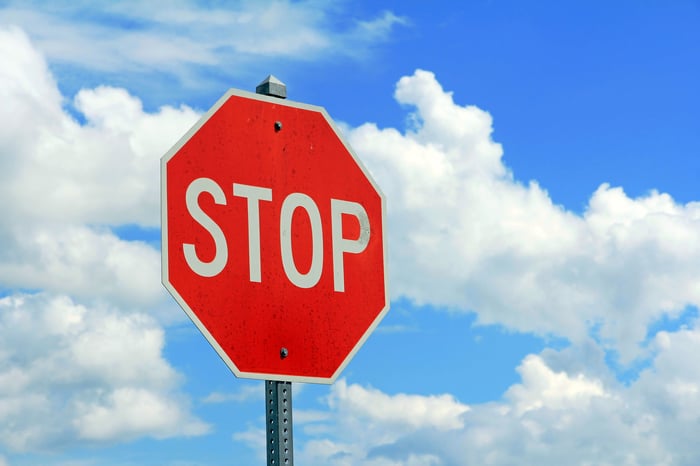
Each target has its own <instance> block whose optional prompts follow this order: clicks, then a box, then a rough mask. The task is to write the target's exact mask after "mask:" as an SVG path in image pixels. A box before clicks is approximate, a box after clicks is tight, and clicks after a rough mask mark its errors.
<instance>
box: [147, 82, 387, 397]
mask: <svg viewBox="0 0 700 466" xmlns="http://www.w3.org/2000/svg"><path fill="white" fill-rule="evenodd" d="M231 96H238V97H243V98H246V99H252V100H259V101H262V102H267V103H272V104H275V105H281V106H285V107H292V108H299V109H303V110H310V111H313V112H318V113H320V114H321V115H323V118H324V119H325V120H326V122H327V123H328V124H329V126H330V127H331V129H332V130H333V132H334V133H335V135H336V137H337V138H338V139H339V140H340V142H341V143H342V144H343V146H344V147H345V150H347V151H348V153H349V154H350V155H351V156H352V158H353V160H354V161H355V163H356V164H357V166H358V167H359V168H360V170H361V171H362V173H363V174H364V175H365V177H366V178H367V179H368V180H369V182H370V184H371V185H372V187H373V188H374V189H375V191H376V192H377V194H379V197H380V199H381V205H382V212H381V221H382V246H383V251H382V252H383V261H384V296H385V303H384V308H383V309H382V310H381V311H380V312H379V314H377V317H376V318H375V319H374V321H373V322H372V324H371V325H370V326H369V327H368V328H367V330H366V331H365V333H364V334H363V335H362V337H361V338H360V339H359V340H358V342H357V343H356V344H355V346H354V347H353V348H352V350H351V351H350V352H349V353H348V355H347V356H346V357H345V359H344V360H343V362H342V363H341V364H340V366H338V369H337V370H336V371H335V373H334V374H333V375H332V376H331V377H328V378H326V377H302V376H292V375H280V374H263V373H256V372H243V371H241V370H239V369H238V367H237V366H236V365H235V364H234V362H233V361H232V360H231V358H229V357H228V355H227V354H226V352H225V351H224V350H223V348H221V346H220V345H219V343H218V342H217V341H216V339H215V338H214V337H213V336H212V335H211V333H209V331H208V330H207V328H206V327H205V326H204V324H202V322H201V321H200V320H199V318H198V317H197V315H196V314H195V313H194V312H193V311H192V309H190V307H189V305H188V304H187V302H186V301H185V300H184V299H183V298H182V296H180V294H179V293H178V292H177V290H176V289H175V288H174V287H173V286H172V284H171V283H170V279H169V276H168V215H167V212H168V200H167V182H168V181H167V170H166V165H167V163H168V161H169V160H170V159H171V158H173V156H174V155H175V154H176V153H177V152H178V151H179V150H180V149H181V148H182V147H183V146H184V145H185V144H186V143H187V141H189V140H190V139H191V138H192V136H194V134H195V133H197V131H199V129H200V128H201V127H202V126H204V124H205V123H206V122H207V120H209V118H211V117H212V115H214V113H216V111H217V110H219V108H221V107H222V106H223V105H224V104H225V103H226V101H227V100H228V99H229V98H230V97H231ZM160 200H161V207H160V209H161V210H160V212H161V282H162V283H163V286H164V287H165V289H167V290H168V292H169V293H170V294H171V295H172V296H173V298H175V301H176V302H177V303H178V304H179V305H180V307H181V308H182V309H183V310H184V311H185V313H186V314H187V316H188V317H189V318H190V320H191V321H192V322H193V323H194V324H195V325H196V326H197V328H198V329H199V331H200V332H202V335H204V337H205V338H206V339H207V341H208V342H209V344H210V345H211V346H212V348H214V350H215V351H216V353H217V354H218V355H219V357H220V358H221V359H222V360H223V361H224V362H225V363H226V365H227V366H228V367H229V369H231V371H232V372H233V373H234V374H235V375H236V377H240V378H245V379H259V380H277V381H284V382H302V383H318V384H332V383H334V382H335V381H336V379H337V378H338V377H339V376H340V373H341V372H342V371H343V370H344V369H345V367H346V366H347V365H348V364H349V363H350V361H351V360H352V358H353V357H354V356H355V353H357V351H358V350H359V349H360V347H362V345H363V344H364V343H365V341H366V340H367V338H369V336H370V335H371V334H372V332H374V330H375V329H376V328H377V326H378V325H379V323H380V322H381V321H382V319H383V318H384V316H385V315H386V313H387V312H388V311H389V303H390V300H389V286H388V277H389V273H388V261H387V242H386V237H387V235H386V197H385V196H384V193H383V192H382V190H381V189H380V188H379V185H377V183H376V181H375V180H374V178H372V175H371V174H370V173H369V170H367V168H366V167H365V165H364V164H363V163H362V161H361V160H360V158H359V157H358V156H357V154H355V151H354V150H353V149H352V147H350V144H348V143H347V141H346V140H345V138H344V137H343V135H342V133H341V132H340V131H339V130H338V127H337V126H336V124H335V123H334V122H333V120H332V119H331V117H330V116H329V115H328V113H327V112H326V109H325V108H323V107H319V106H316V105H310V104H305V103H301V102H294V101H290V100H283V99H279V98H276V97H270V96H266V95H262V94H255V93H252V92H248V91H243V90H240V89H229V90H228V91H227V92H226V94H224V95H223V96H222V97H221V98H220V99H219V100H217V101H216V103H215V104H214V105H213V106H212V107H211V108H210V109H209V110H208V111H207V112H206V113H205V114H204V115H203V116H202V117H201V118H200V119H199V121H197V123H195V124H194V126H192V128H190V129H189V131H187V132H186V133H185V134H184V136H182V137H181V138H180V139H179V140H178V141H177V142H176V143H175V145H174V146H173V147H171V148H170V150H169V151H168V152H167V153H166V154H165V155H163V157H161V159H160Z"/></svg>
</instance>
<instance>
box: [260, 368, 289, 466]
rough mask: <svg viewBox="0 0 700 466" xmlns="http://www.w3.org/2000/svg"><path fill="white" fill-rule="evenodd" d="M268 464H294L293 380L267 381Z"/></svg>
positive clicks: (276, 465)
mask: <svg viewBox="0 0 700 466" xmlns="http://www.w3.org/2000/svg"><path fill="white" fill-rule="evenodd" d="M265 407H266V411H265V413H266V414H265V420H266V428H267V466H282V465H287V466H294V448H293V446H294V445H293V441H292V382H278V381H275V380H266V381H265Z"/></svg>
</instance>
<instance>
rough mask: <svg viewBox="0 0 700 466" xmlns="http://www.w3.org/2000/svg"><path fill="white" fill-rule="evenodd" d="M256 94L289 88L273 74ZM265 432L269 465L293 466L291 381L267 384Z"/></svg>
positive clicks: (276, 93) (278, 93)
mask: <svg viewBox="0 0 700 466" xmlns="http://www.w3.org/2000/svg"><path fill="white" fill-rule="evenodd" d="M255 92H256V93H257V94H262V95H269V96H272V97H277V98H279V99H286V98H287V86H285V85H284V83H283V82H282V81H280V80H278V79H277V78H275V77H274V76H272V75H270V76H268V77H267V78H265V80H263V81H262V82H261V83H260V84H258V85H257V87H256V88H255ZM275 123H277V122H275ZM275 128H278V129H277V131H280V130H281V129H282V122H279V124H276V125H275ZM287 356H288V352H287V348H281V349H280V358H286V357H287ZM265 431H266V432H267V435H266V437H267V466H279V465H289V466H294V437H293V434H292V382H288V381H279V380H266V381H265Z"/></svg>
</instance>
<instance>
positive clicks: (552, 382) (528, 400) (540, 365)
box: [506, 355, 606, 415]
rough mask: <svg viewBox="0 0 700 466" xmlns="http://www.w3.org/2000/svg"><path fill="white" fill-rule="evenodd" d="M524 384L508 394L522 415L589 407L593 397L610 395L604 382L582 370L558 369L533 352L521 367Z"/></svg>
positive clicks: (509, 390)
mask: <svg viewBox="0 0 700 466" xmlns="http://www.w3.org/2000/svg"><path fill="white" fill-rule="evenodd" d="M518 372H519V373H520V375H521V377H522V379H523V383H522V384H519V385H514V386H512V387H510V388H509V389H508V392H507V393H506V397H508V398H509V399H510V401H511V403H513V405H515V409H516V411H517V412H518V414H519V415H522V414H524V413H526V412H528V411H532V410H535V409H540V408H549V409H564V408H568V407H582V408H585V407H586V406H587V405H588V402H589V401H590V400H591V398H593V397H600V396H606V394H605V391H604V390H603V386H602V383H601V381H599V380H589V379H587V378H586V376H585V375H583V374H581V373H579V374H577V375H576V376H575V377H570V376H569V375H568V374H566V373H565V372H555V371H553V370H552V369H551V368H550V367H548V366H547V365H546V363H545V362H544V361H543V360H542V359H541V358H539V357H537V356H534V355H529V356H528V357H526V358H525V360H523V362H522V364H521V365H520V367H518Z"/></svg>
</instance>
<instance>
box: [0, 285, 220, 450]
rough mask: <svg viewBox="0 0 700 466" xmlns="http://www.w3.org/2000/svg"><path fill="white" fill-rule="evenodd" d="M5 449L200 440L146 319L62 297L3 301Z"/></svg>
mask: <svg viewBox="0 0 700 466" xmlns="http://www.w3.org/2000/svg"><path fill="white" fill-rule="evenodd" d="M0 341H1V342H2V346H0V425H2V426H3V427H2V428H0V444H2V445H4V446H5V447H7V448H10V449H12V450H18V451H23V450H28V449H31V450H37V449H42V448H50V447H56V446H60V445H65V444H67V443H71V442H76V441H80V440H89V441H116V440H127V439H131V438H135V437H138V436H142V435H150V436H154V437H159V438H160V437H170V436H174V435H198V434H203V433H205V432H207V431H208V426H207V425H206V424H204V423H203V422H202V421H200V420H198V419H196V418H195V417H193V416H192V415H191V414H190V413H189V410H188V404H187V402H186V400H183V399H182V395H181V394H179V393H178V391H177V388H178V386H179V384H180V382H181V376H180V375H179V374H178V373H177V372H175V371H174V370H173V368H172V367H171V366H170V365H169V364H168V362H167V361H166V360H165V359H164V358H163V354H162V352H163V346H164V332H163V329H162V328H161V327H160V326H159V325H158V324H157V322H156V321H154V320H153V318H152V317H149V316H147V315H144V314H127V315H124V314H122V313H120V312H119V311H117V310H114V309H110V308H109V307H98V308H89V307H86V306H84V305H81V304H79V303H76V302H74V301H73V300H72V299H71V298H68V297H67V296H62V295H50V294H46V293H41V294H34V295H14V296H7V297H5V298H2V299H0Z"/></svg>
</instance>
